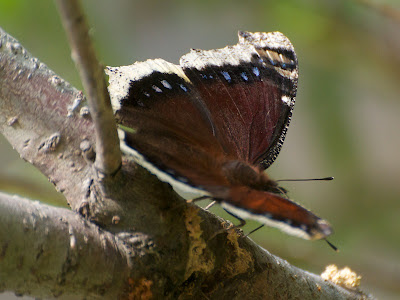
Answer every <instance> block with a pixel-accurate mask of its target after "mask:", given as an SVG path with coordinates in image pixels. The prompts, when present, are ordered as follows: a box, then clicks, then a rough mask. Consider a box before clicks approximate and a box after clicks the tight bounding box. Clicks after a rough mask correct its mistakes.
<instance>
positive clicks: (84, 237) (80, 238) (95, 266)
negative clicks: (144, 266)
mask: <svg viewBox="0 0 400 300" xmlns="http://www.w3.org/2000/svg"><path fill="white" fill-rule="evenodd" d="M128 262H129V256H128V255H127V253H126V249H125V247H124V246H123V244H122V242H121V241H120V240H119V239H118V238H116V237H115V236H114V235H113V234H111V233H109V232H105V231H102V230H100V229H99V228H98V227H97V226H95V225H94V224H91V223H90V222H88V221H86V220H84V219H82V217H80V216H79V215H77V214H75V213H73V212H71V211H70V210H67V209H64V208H57V207H51V206H47V205H43V204H40V203H39V201H29V200H27V199H23V198H20V197H16V196H9V195H7V194H3V193H0V290H13V291H15V292H16V293H18V294H21V295H23V294H29V295H32V296H36V297H46V298H49V297H59V296H61V295H69V296H71V295H72V296H73V295H75V296H77V295H79V296H80V297H82V296H86V297H89V298H98V297H99V295H101V296H103V297H105V298H117V296H118V295H120V294H121V287H123V285H124V284H125V283H126V278H127V277H128V276H129V269H130V268H129V264H128Z"/></svg>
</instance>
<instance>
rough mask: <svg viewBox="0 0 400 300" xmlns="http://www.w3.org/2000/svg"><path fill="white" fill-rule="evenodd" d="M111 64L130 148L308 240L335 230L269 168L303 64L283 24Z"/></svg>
mask: <svg viewBox="0 0 400 300" xmlns="http://www.w3.org/2000/svg"><path fill="white" fill-rule="evenodd" d="M238 36H239V42H238V44H236V45H233V46H226V47H225V48H222V49H215V50H207V51H206V50H196V49H192V50H191V51H190V53H188V54H186V55H183V56H182V57H181V59H180V65H175V64H172V63H169V62H167V61H165V60H163V59H153V60H147V61H144V62H136V63H134V64H133V65H130V66H122V67H108V68H107V70H106V72H107V74H108V75H109V83H110V84H109V92H110V95H111V100H112V105H113V108H114V110H115V115H116V118H117V121H118V122H119V124H120V125H121V126H120V128H121V130H120V138H121V149H122V151H124V152H125V153H126V154H128V155H131V156H132V157H133V158H134V159H135V160H136V161H137V163H139V164H140V165H142V166H143V167H144V168H146V169H148V170H149V171H150V172H151V173H154V174H155V175H156V176H158V178H159V179H160V180H162V181H165V182H168V183H170V184H171V185H172V186H174V187H176V188H180V189H183V190H186V191H190V192H195V193H199V194H201V195H206V196H209V197H211V198H213V199H215V200H216V201H218V202H219V203H220V205H221V206H222V207H223V208H224V209H226V210H227V211H228V212H231V213H233V214H234V215H236V216H239V217H240V218H243V219H255V220H257V221H259V222H261V223H262V224H266V225H269V226H273V227H277V228H279V229H281V230H282V231H284V232H286V233H288V234H291V235H295V236H298V237H301V238H304V239H321V238H325V237H327V236H328V235H330V234H331V233H332V228H331V226H330V225H329V224H328V222H327V221H325V220H323V219H321V218H319V217H317V216H316V215H315V214H313V213H312V212H310V211H309V210H307V209H305V208H304V207H302V206H300V205H299V204H297V203H295V202H294V201H292V200H290V199H288V198H287V196H286V193H285V189H284V188H282V187H280V186H279V185H278V183H277V182H276V181H274V180H272V179H271V178H270V177H269V176H268V175H267V174H266V172H264V171H265V169H267V168H268V167H269V166H270V165H271V164H272V163H273V161H274V160H275V159H276V157H277V155H278V153H279V151H280V149H281V147H282V144H283V141H284V139H285V135H286V131H287V129H288V126H289V123H290V119H291V116H292V110H293V106H294V103H295V96H296V91H297V80H298V62H297V57H296V54H295V52H294V48H293V46H292V44H291V43H290V41H289V39H288V38H287V37H286V36H284V35H283V34H282V33H280V32H269V33H265V32H256V33H251V32H246V31H240V32H239V33H238Z"/></svg>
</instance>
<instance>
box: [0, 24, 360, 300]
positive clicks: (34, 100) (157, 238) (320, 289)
mask: <svg viewBox="0 0 400 300" xmlns="http://www.w3.org/2000/svg"><path fill="white" fill-rule="evenodd" d="M0 38H1V39H0V45H1V46H0V131H1V132H2V133H3V134H4V135H5V136H6V138H7V139H8V140H9V141H10V143H11V144H12V145H13V147H14V148H15V149H16V151H18V152H19V153H20V155H21V157H22V158H24V159H26V160H28V161H29V162H31V163H32V164H34V165H35V166H37V167H38V168H39V169H40V170H41V171H42V172H43V173H44V174H45V175H47V176H48V177H49V178H50V180H52V182H54V183H55V185H56V187H57V188H58V189H59V190H60V191H62V192H63V193H64V195H65V196H66V198H67V200H68V203H70V205H71V207H72V208H73V210H74V211H75V212H67V211H66V210H61V209H54V210H51V209H50V208H45V207H43V206H41V205H38V204H35V203H30V204H31V205H30V204H28V203H27V202H25V200H23V201H22V200H21V199H18V198H10V197H7V196H4V195H2V197H1V198H2V199H4V201H5V203H4V205H3V206H2V207H0V210H1V215H0V228H1V229H5V228H9V230H7V232H6V233H4V231H2V233H1V234H2V236H0V244H1V245H2V247H0V272H1V273H0V274H1V277H2V278H1V279H2V280H3V279H4V278H5V277H4V276H12V277H16V275H20V274H21V276H23V275H22V273H24V272H26V273H28V274H24V276H25V278H26V281H28V282H26V284H27V286H28V287H29V288H28V289H25V290H24V289H22V288H21V286H20V282H19V284H15V285H13V284H12V283H10V282H9V281H4V282H5V284H4V285H2V286H0V287H1V288H2V289H7V290H10V289H11V290H14V291H19V292H20V293H25V292H30V293H32V294H35V295H36V291H38V294H40V295H54V294H53V291H54V290H55V291H58V292H59V291H60V290H61V292H63V293H65V294H74V293H75V295H77V296H79V297H80V298H83V297H87V298H96V297H97V295H99V296H101V293H102V291H101V289H97V288H96V287H98V284H99V283H101V282H102V283H106V284H110V283H112V284H115V286H116V287H115V289H114V288H112V287H110V289H112V290H113V291H115V293H116V294H118V297H119V298H121V299H143V298H144V299H150V298H154V299H160V298H166V299H177V298H179V299H189V298H190V299H205V298H208V299H229V298H232V299H246V298H247V299H248V298H255V299H361V298H364V299H367V298H368V296H365V295H360V294H359V293H358V292H356V291H349V290H346V289H344V288H342V287H340V286H337V285H334V284H333V283H330V282H327V281H324V280H323V279H322V278H321V277H320V276H318V275H314V274H310V273H308V272H306V271H303V270H300V269H298V268H296V267H294V266H291V265H290V264H288V263H287V262H286V261H284V260H282V259H280V258H278V257H275V256H273V255H272V254H270V253H269V252H267V251H266V250H264V249H262V248H260V247H259V246H258V245H256V244H255V243H253V242H252V241H251V239H249V238H247V237H244V236H243V233H242V232H241V231H240V230H233V229H229V230H225V231H222V233H220V234H217V235H215V232H217V231H220V230H221V229H222V228H224V226H225V227H229V225H230V224H229V223H228V222H226V221H224V220H222V219H220V218H218V217H216V216H214V215H212V214H211V213H209V212H206V211H203V210H202V209H200V208H198V207H197V206H195V205H191V204H187V203H186V202H185V201H184V200H183V199H181V198H180V197H179V196H177V194H176V193H174V191H173V190H172V189H171V187H170V186H169V185H167V184H165V183H162V182H160V181H159V180H158V179H157V178H156V177H155V176H153V175H151V174H149V173H148V172H147V171H145V170H144V169H142V168H141V167H140V166H137V165H135V164H133V163H132V161H131V160H130V159H129V157H124V158H123V163H122V168H121V171H120V172H119V175H117V176H116V177H115V179H114V180H113V184H112V185H108V186H107V185H106V184H104V182H101V181H96V174H95V173H96V172H95V168H93V149H94V146H93V145H94V140H93V135H94V134H93V133H94V125H93V123H92V120H91V119H90V118H89V117H88V116H87V114H86V113H85V111H86V110H85V106H84V100H83V96H82V94H81V93H80V92H79V91H77V90H75V89H74V88H73V87H71V86H70V85H69V84H68V83H66V82H64V81H63V80H62V79H61V78H60V77H58V76H57V75H55V74H54V73H53V72H52V71H50V70H48V68H47V67H46V66H45V65H44V64H42V63H40V62H39V61H38V60H37V59H35V58H33V57H31V56H30V54H29V53H28V52H27V51H26V50H25V49H23V48H22V46H21V45H20V44H19V43H18V42H17V41H16V40H15V39H13V38H11V37H10V36H8V35H7V34H6V33H4V32H3V31H0ZM104 190H106V192H104ZM4 197H5V198H4ZM12 202H15V205H12V204H11V203H12ZM32 205H33V206H32ZM50 211H51V213H50ZM32 214H33V215H32ZM79 214H80V215H81V216H79ZM42 215H43V216H44V217H41V216H42ZM50 216H52V217H50ZM82 216H83V217H85V218H86V219H89V220H91V221H93V222H95V223H96V224H93V223H89V222H87V221H83V220H82ZM53 217H54V218H53ZM48 218H50V219H51V220H52V221H49V220H50V219H48ZM52 218H53V219H52ZM57 218H58V219H57ZM23 220H26V221H23ZM57 220H58V221H57ZM61 220H64V221H65V220H66V223H65V222H62V221H61ZM74 220H75V221H74ZM52 222H54V226H52V225H50V224H51V223H52ZM34 224H36V225H34ZM39 224H40V225H39ZM79 224H81V225H79ZM24 228H28V229H27V230H25V229H24ZM46 228H48V233H46V232H47V231H46ZM70 228H72V230H70ZM96 230H97V232H98V234H97V235H96ZM67 232H68V233H67ZM71 232H72V234H71ZM50 235H51V236H60V238H59V239H57V240H55V241H52V239H50V238H48V237H49V236H50ZM12 236H18V237H21V238H18V239H16V240H15V241H13V240H11V239H10V237H12ZM22 236H23V239H22ZM72 236H73V237H72ZM85 236H89V237H90V239H93V240H91V241H93V242H90V243H85ZM71 239H72V240H71ZM74 239H75V241H73V240H74ZM104 239H105V240H106V241H107V242H106V247H105V245H104V244H102V243H101V242H102V241H104ZM23 240H26V243H25V244H23ZM35 241H37V243H36V242H35ZM52 242H53V243H52ZM12 243H15V244H12ZM6 244H8V246H5V245H6ZM121 244H123V247H122V246H121ZM10 245H15V248H14V249H18V256H13V255H12V254H11V252H10V249H11V248H10ZM76 245H78V246H76ZM1 249H3V250H1ZM32 249H34V251H32ZM40 249H42V250H43V251H45V252H46V255H48V260H47V257H46V256H43V253H44V252H43V253H42V254H41V255H39V257H38V253H41V250H40ZM49 249H51V251H50V250H49ZM30 252H33V253H30ZM50 252H51V253H50ZM91 255H93V257H90V256H91ZM16 257H17V258H16ZM68 257H71V258H72V259H73V262H70V261H68V260H67V258H68ZM127 257H128V259H127ZM57 258H58V260H57ZM51 259H55V266H57V268H61V269H62V272H61V271H60V272H59V274H62V277H61V278H62V279H64V280H67V281H64V282H68V283H72V282H73V280H76V282H75V283H76V287H75V284H72V285H68V291H67V288H65V289H62V288H61V287H60V286H61V285H62V284H63V283H62V282H61V283H57V282H55V281H52V280H51V279H49V280H45V278H44V277H41V276H39V277H37V276H36V277H35V276H33V275H32V274H29V273H30V272H32V270H34V271H35V272H36V273H40V274H45V273H46V272H47V271H49V270H50V268H49V267H48V265H46V264H49V263H50V262H52V260H51ZM92 259H93V260H92ZM126 259H127V260H126ZM85 260H87V262H91V263H89V264H88V263H86V262H85ZM96 260H99V262H96V263H95V261H96ZM102 260H105V261H104V262H103V261H102ZM18 261H19V262H21V261H22V264H21V263H18ZM100 261H102V262H100ZM110 262H115V264H116V268H115V269H113V268H109V269H107V266H110ZM1 264H3V266H5V265H11V266H13V267H11V268H3V267H1ZM19 264H20V265H21V266H27V268H21V269H18V266H19ZM97 264H99V265H98V266H97ZM71 266H73V267H71ZM42 268H43V270H42ZM63 268H64V269H63ZM90 269H92V270H94V271H95V272H98V276H99V277H96V276H94V278H93V279H92V278H91V277H85V276H76V275H75V273H76V272H78V273H79V272H82V273H79V274H90V272H91V271H92V270H90ZM103 270H106V271H105V272H102V271H103ZM114 270H115V271H114ZM19 272H22V273H19ZM35 272H33V273H35ZM74 272H75V273H74ZM118 272H120V273H119V274H118ZM74 276H75V277H76V278H73V277H74ZM100 277H104V278H100ZM71 278H72V279H71ZM99 278H100V279H99ZM4 280H5V279H4ZM92 280H93V281H92ZM2 282H3V281H2ZM44 282H46V284H43V283H44ZM78 282H79V283H78ZM53 284H54V286H53ZM39 286H40V289H39V288H38V287H39ZM107 287H108V286H107ZM69 289H72V290H69ZM73 289H75V292H74V290H73ZM56 294H57V293H56ZM114 298H115V297H114Z"/></svg>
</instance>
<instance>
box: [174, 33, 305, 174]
mask: <svg viewBox="0 0 400 300" xmlns="http://www.w3.org/2000/svg"><path fill="white" fill-rule="evenodd" d="M181 66H182V68H183V71H184V72H185V74H186V75H187V77H188V78H189V79H190V81H191V82H193V84H194V85H195V86H196V89H197V91H198V93H199V94H200V96H201V98H202V99H203V101H204V102H205V105H206V106H207V109H208V110H209V112H210V114H209V115H210V118H211V122H212V123H213V124H214V131H215V136H216V138H217V140H218V142H219V143H220V144H221V146H222V148H223V150H224V152H225V153H227V154H228V155H232V156H234V157H237V158H239V159H241V160H244V161H246V162H248V163H250V164H258V165H259V166H260V167H262V168H263V169H265V168H267V167H268V166H269V165H270V164H271V163H272V162H273V161H274V159H275V158H276V156H277V155H278V153H279V151H280V149H281V146H282V143H283V141H284V138H285V134H286V131H287V127H288V125H289V122H290V118H291V113H292V109H293V106H294V101H295V95H296V89H297V78H298V68H297V58H296V54H295V52H294V49H293V46H292V44H291V43H290V41H289V40H288V39H287V38H286V37H285V36H284V35H283V34H281V33H279V32H271V33H249V32H239V43H238V44H237V45H235V46H227V47H225V48H223V49H217V50H210V51H203V50H192V51H191V52H190V53H189V54H186V55H184V56H183V57H182V58H181Z"/></svg>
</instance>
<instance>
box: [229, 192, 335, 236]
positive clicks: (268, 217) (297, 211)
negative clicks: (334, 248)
mask: <svg viewBox="0 0 400 300" xmlns="http://www.w3.org/2000/svg"><path fill="white" fill-rule="evenodd" d="M228 198H229V202H226V201H225V202H222V203H221V206H222V207H224V208H225V209H227V210H228V211H230V212H232V213H234V214H236V215H237V216H239V217H241V218H243V219H253V220H257V221H259V222H261V223H263V224H266V225H268V226H272V227H276V228H279V229H281V230H282V231H284V232H286V233H288V234H291V235H294V236H298V237H301V238H304V239H311V240H314V239H321V238H324V237H326V236H328V235H330V234H331V233H332V229H331V227H330V225H329V224H328V223H327V222H326V221H325V220H322V219H321V218H319V217H317V216H316V215H314V214H313V213H312V212H310V211H308V210H307V209H305V208H304V207H302V206H300V205H298V204H297V203H295V202H293V201H292V200H289V199H286V198H283V197H281V196H279V195H276V194H273V193H270V192H266V191H258V190H254V189H250V188H249V187H246V186H235V187H232V188H231V189H230V192H229V197H228ZM238 208H240V209H238Z"/></svg>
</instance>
